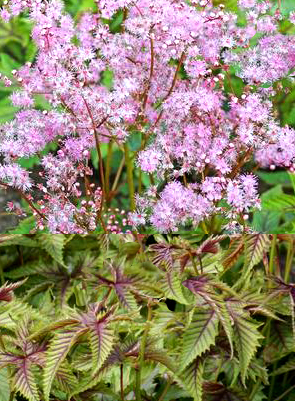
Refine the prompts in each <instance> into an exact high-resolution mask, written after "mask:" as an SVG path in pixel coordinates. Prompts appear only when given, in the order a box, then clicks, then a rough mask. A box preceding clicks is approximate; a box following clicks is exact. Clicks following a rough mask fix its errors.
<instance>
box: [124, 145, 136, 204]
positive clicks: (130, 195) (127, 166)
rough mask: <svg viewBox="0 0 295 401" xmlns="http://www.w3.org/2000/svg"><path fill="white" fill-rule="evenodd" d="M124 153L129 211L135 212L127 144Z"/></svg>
mask: <svg viewBox="0 0 295 401" xmlns="http://www.w3.org/2000/svg"><path fill="white" fill-rule="evenodd" d="M124 151H125V163H126V168H127V183H128V188H129V197H130V210H131V211H133V210H135V197H134V196H135V191H134V180H133V163H132V160H131V157H130V151H129V146H128V145H127V143H125V144H124Z"/></svg>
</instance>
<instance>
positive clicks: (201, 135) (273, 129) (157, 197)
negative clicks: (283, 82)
mask: <svg viewBox="0 0 295 401" xmlns="http://www.w3.org/2000/svg"><path fill="white" fill-rule="evenodd" d="M96 3H97V10H98V11H93V12H92V13H84V14H83V15H82V16H81V18H80V19H79V20H78V22H77V23H75V22H74V20H73V19H72V17H71V16H69V15H68V14H66V13H65V11H64V9H63V4H62V2H61V1H59V0H48V1H44V2H43V1H41V0H34V1H31V0H25V1H20V0H10V1H5V2H4V6H3V8H2V10H1V15H2V18H3V19H4V20H6V21H7V20H8V19H9V18H10V17H12V16H16V15H18V14H19V13H21V12H23V11H26V10H27V11H28V12H29V17H28V18H30V20H32V21H33V23H34V27H33V30H32V38H33V40H34V41H35V43H36V45H37V46H38V56H37V58H36V60H35V61H34V63H32V64H31V63H27V64H25V65H24V66H23V67H21V68H20V69H19V70H18V71H13V72H12V73H13V78H11V79H9V78H8V77H2V80H3V81H4V83H5V84H6V85H11V84H12V83H13V84H14V85H18V86H19V91H16V92H15V93H13V94H12V96H11V100H12V102H13V104H14V105H15V106H18V107H19V108H20V110H19V111H18V112H17V113H16V116H15V119H14V120H13V121H11V122H8V123H6V124H4V125H2V127H1V134H0V137H1V141H0V152H1V155H2V156H3V160H4V164H3V165H2V166H1V167H0V179H1V180H2V181H3V182H4V184H6V185H9V186H11V187H15V188H17V189H20V190H22V191H25V192H27V191H29V190H31V191H32V193H33V194H34V191H37V189H36V188H38V189H39V190H40V191H41V193H43V194H44V199H43V200H42V201H38V202H39V203H38V205H39V208H37V210H38V212H36V210H35V214H36V217H37V218H38V219H40V221H39V227H43V226H44V225H47V226H48V228H49V230H50V231H51V232H52V233H59V232H64V233H70V232H72V233H73V232H77V233H84V232H85V231H86V232H88V231H94V230H95V229H96V228H97V226H98V225H99V224H102V225H103V227H104V228H105V230H107V228H106V227H105V225H104V224H103V223H102V214H103V210H104V208H105V202H106V201H107V199H106V188H105V186H104V180H105V175H104V171H103V163H102V161H101V155H100V145H101V143H102V142H109V141H112V142H116V143H117V144H118V146H119V147H121V148H123V146H124V143H128V138H129V136H130V132H132V130H133V129H136V130H137V131H139V132H141V135H142V144H141V148H140V150H139V151H138V152H137V154H136V155H135V156H136V157H135V159H136V160H137V161H136V163H137V168H138V169H141V170H142V171H143V172H146V173H148V174H153V175H154V179H155V180H156V181H155V182H156V184H153V185H155V186H153V185H152V186H151V187H150V188H148V189H147V191H146V193H145V194H143V195H142V194H141V195H140V194H138V195H137V197H136V199H137V210H133V211H132V214H130V222H131V223H133V224H134V225H135V226H140V225H141V226H142V225H148V224H151V225H153V226H154V227H155V228H156V229H157V230H159V231H161V232H168V231H176V230H177V229H178V228H179V227H180V226H183V225H194V226H195V225H197V224H199V223H200V222H201V221H202V220H203V219H205V218H207V217H210V215H212V214H215V213H225V215H226V216H228V218H229V219H232V220H233V219H234V220H236V219H239V218H240V216H243V215H244V214H245V213H248V212H249V211H250V210H251V208H253V207H257V206H259V199H258V194H257V185H256V179H255V178H254V177H253V176H252V175H245V174H243V166H244V165H245V163H247V162H248V161H249V160H251V159H254V160H255V161H256V162H257V163H259V165H260V166H262V167H264V168H268V167H269V166H281V167H285V168H288V169H289V168H291V169H292V168H293V161H294V157H295V139H294V138H295V135H294V130H293V129H292V128H290V127H280V125H279V122H278V121H277V120H276V118H275V113H274V107H273V103H272V101H271V100H272V97H273V96H274V95H275V93H276V86H275V83H276V82H277V81H278V80H280V79H281V78H286V77H288V76H289V75H290V74H291V72H292V68H294V67H295V37H294V36H292V35H282V34H281V33H279V25H278V23H279V20H280V16H279V15H278V13H275V14H273V13H271V11H270V8H271V4H270V3H269V2H267V1H264V2H257V1H256V0H240V1H239V6H240V7H241V8H243V10H244V12H245V14H246V20H247V23H246V24H245V25H244V26H241V24H239V23H238V21H237V16H236V15H235V14H234V13H232V12H228V11H225V9H224V7H223V6H222V5H220V6H218V7H214V6H213V4H212V2H211V1H210V0H208V1H203V0H202V1H191V2H184V1H180V0H177V1H172V0H152V1H150V0H138V1H137V2H133V1H131V0H120V1H118V0H117V1H113V0H97V1H96ZM118 10H123V23H122V26H121V29H120V32H117V33H116V34H114V33H112V32H111V30H110V28H109V25H108V24H106V23H105V18H107V19H110V18H111V17H112V16H113V15H114V14H115V13H116V12H117V11H118ZM293 14H294V13H291V15H290V21H291V22H292V21H293V20H294V15H293ZM257 34H259V35H257ZM255 35H257V36H258V37H260V39H259V38H258V39H257V40H256V44H255V45H253V44H252V42H251V39H252V38H253V37H254V36H255ZM231 66H233V67H235V69H236V70H237V73H236V75H237V76H239V77H240V78H241V79H242V80H243V91H242V93H241V94H240V95H239V96H237V95H236V94H235V93H234V90H233V88H232V87H231V80H230V71H229V69H230V67H231ZM106 70H111V71H112V73H113V85H112V88H111V90H109V89H108V88H106V87H105V86H104V85H103V82H102V80H101V77H102V74H103V72H104V71H106ZM265 83H267V84H268V85H267V87H266V85H264V84H265ZM228 87H229V89H228ZM39 94H42V95H43V96H44V97H45V99H46V100H47V102H48V103H49V104H50V107H51V110H50V111H47V110H44V111H43V112H42V111H40V110H38V109H36V107H35V102H34V98H35V95H39ZM52 141H55V142H56V143H57V144H58V150H57V151H55V152H52V154H49V155H46V156H40V157H41V162H40V164H41V167H42V168H43V171H41V173H40V177H41V178H42V180H43V181H42V184H39V186H37V184H34V183H33V182H32V180H31V179H30V178H29V174H28V173H27V172H25V171H24V170H23V169H21V168H19V167H18V166H17V164H16V162H17V159H18V158H19V157H29V156H31V155H36V154H37V155H40V151H41V150H42V149H44V147H45V146H46V145H48V144H49V143H51V142H52ZM94 147H96V150H97V152H98V154H99V157H100V173H99V174H100V176H99V177H100V185H101V190H100V191H99V194H98V193H96V191H94V190H92V189H91V183H90V181H89V180H91V177H93V171H92V169H91V167H90V166H89V158H90V150H91V149H93V148H94ZM126 162H127V159H126ZM129 170H130V169H129ZM131 178H132V177H131ZM81 182H84V186H85V188H84V189H81V186H82V183H81ZM158 184H160V185H158ZM130 188H131V189H132V185H130ZM160 188H161V189H160ZM131 189H130V197H131V198H133V195H134V194H133V192H132V190H131ZM85 194H86V195H88V196H89V197H90V198H89V199H88V200H87V202H88V203H87V207H88V209H87V208H85V205H84V206H83V205H82V206H81V197H83V195H85ZM221 199H225V200H226V203H227V204H226V205H223V206H222V207H220V205H219V201H220V200H221ZM89 201H91V202H92V203H91V204H89ZM89 208H90V209H91V210H92V209H93V210H92V211H91V212H90V211H89V210H90V209H89ZM89 213H90V214H89ZM108 225H109V226H111V225H112V224H108Z"/></svg>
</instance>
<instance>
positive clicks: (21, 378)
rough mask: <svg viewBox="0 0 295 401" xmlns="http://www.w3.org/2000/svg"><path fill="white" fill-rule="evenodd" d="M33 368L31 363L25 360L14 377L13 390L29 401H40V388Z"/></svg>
mask: <svg viewBox="0 0 295 401" xmlns="http://www.w3.org/2000/svg"><path fill="white" fill-rule="evenodd" d="M31 367H32V365H31V363H30V361H29V360H28V359H27V358H24V359H23V361H22V363H21V364H20V365H19V366H18V370H17V372H16V374H15V376H14V383H13V388H14V389H15V390H16V391H19V392H20V393H21V394H22V395H23V396H24V397H25V398H27V399H28V400H29V401H39V400H40V397H39V394H38V388H37V384H36V381H35V378H34V374H33V372H32V369H31Z"/></svg>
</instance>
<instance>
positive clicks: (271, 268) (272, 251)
mask: <svg viewBox="0 0 295 401" xmlns="http://www.w3.org/2000/svg"><path fill="white" fill-rule="evenodd" d="M276 243H277V234H273V237H272V241H271V249H270V257H269V269H268V271H269V274H271V275H272V274H274V259H275V252H276Z"/></svg>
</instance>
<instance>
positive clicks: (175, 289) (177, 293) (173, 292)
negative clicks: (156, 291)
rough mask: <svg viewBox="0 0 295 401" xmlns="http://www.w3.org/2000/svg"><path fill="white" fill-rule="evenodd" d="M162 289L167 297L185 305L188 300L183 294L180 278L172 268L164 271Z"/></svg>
mask: <svg viewBox="0 0 295 401" xmlns="http://www.w3.org/2000/svg"><path fill="white" fill-rule="evenodd" d="M163 291H164V293H165V295H166V297H167V298H170V299H174V300H175V301H177V302H179V303H181V304H185V305H187V304H188V303H189V302H188V300H187V299H186V297H185V296H184V294H183V286H182V284H181V280H180V278H179V276H178V274H177V273H176V272H174V271H173V270H171V271H169V272H166V273H165V280H164V281H163Z"/></svg>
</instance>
